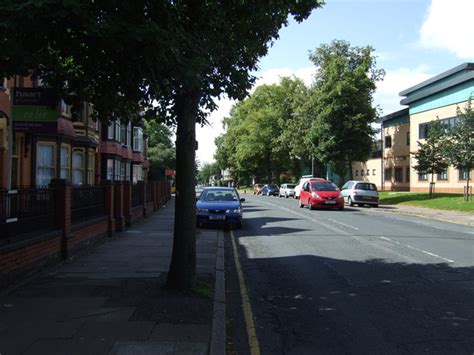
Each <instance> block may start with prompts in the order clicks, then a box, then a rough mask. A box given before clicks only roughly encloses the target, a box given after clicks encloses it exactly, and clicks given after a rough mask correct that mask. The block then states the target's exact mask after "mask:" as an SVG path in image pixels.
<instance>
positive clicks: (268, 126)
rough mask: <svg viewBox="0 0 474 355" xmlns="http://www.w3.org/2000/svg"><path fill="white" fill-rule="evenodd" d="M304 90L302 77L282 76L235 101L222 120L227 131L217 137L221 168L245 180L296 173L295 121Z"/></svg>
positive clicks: (302, 101)
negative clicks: (244, 97) (271, 83)
mask: <svg viewBox="0 0 474 355" xmlns="http://www.w3.org/2000/svg"><path fill="white" fill-rule="evenodd" d="M306 91H307V88H306V86H305V85H304V83H303V82H302V81H301V80H299V79H291V78H283V79H281V81H280V83H279V84H274V85H261V86H259V87H257V88H256V90H255V92H254V93H253V94H252V95H250V96H249V97H248V98H246V99H245V100H244V101H242V102H239V103H238V104H236V105H235V106H234V108H233V110H232V111H231V114H230V116H229V117H227V118H226V119H225V120H224V126H225V129H226V132H225V133H224V134H223V135H222V136H220V137H218V138H217V139H216V146H217V150H216V159H217V161H218V162H219V164H220V165H221V167H222V169H226V168H229V169H230V170H231V171H232V172H234V173H235V174H236V175H237V176H238V177H240V178H244V179H248V178H250V177H255V178H257V180H259V181H260V179H262V178H265V181H272V180H275V181H277V182H278V181H279V178H280V174H281V173H287V172H291V173H293V174H295V173H299V165H298V164H297V160H298V158H299V156H297V154H298V153H299V152H300V151H302V150H301V148H300V147H301V140H300V141H299V142H298V139H299V137H298V136H295V133H296V132H295V131H294V129H295V127H296V124H295V123H294V122H295V121H297V120H299V117H297V114H296V112H297V111H298V109H299V107H301V105H302V104H303V103H304V100H305V94H306ZM236 180H239V179H236Z"/></svg>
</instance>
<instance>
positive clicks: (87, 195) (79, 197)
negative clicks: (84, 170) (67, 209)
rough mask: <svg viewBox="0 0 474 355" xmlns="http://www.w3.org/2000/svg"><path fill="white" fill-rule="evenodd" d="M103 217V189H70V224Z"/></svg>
mask: <svg viewBox="0 0 474 355" xmlns="http://www.w3.org/2000/svg"><path fill="white" fill-rule="evenodd" d="M102 216H105V188H104V187H103V186H80V187H79V186H78V187H73V188H72V189H71V223H76V222H81V221H85V220H88V219H91V218H95V217H102Z"/></svg>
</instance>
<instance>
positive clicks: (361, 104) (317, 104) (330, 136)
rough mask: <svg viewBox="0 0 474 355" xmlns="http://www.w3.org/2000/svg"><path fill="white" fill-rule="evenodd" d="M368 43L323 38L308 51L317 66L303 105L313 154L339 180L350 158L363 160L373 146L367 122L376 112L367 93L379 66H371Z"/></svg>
mask: <svg viewBox="0 0 474 355" xmlns="http://www.w3.org/2000/svg"><path fill="white" fill-rule="evenodd" d="M373 51H374V49H373V48H372V47H370V46H367V47H351V46H350V44H349V43H348V42H346V41H340V40H335V41H333V42H332V43H331V44H329V45H327V44H324V45H322V46H320V47H319V48H317V49H316V50H315V51H314V52H313V53H311V55H310V59H311V61H312V62H313V63H314V65H316V67H318V70H317V71H316V74H315V82H314V84H313V86H312V88H311V90H310V98H309V100H308V104H307V105H306V107H305V115H307V117H308V118H307V122H311V123H310V124H311V128H309V127H308V131H310V133H309V138H310V141H311V146H310V149H311V150H312V154H314V156H315V158H317V159H318V160H319V161H321V162H322V163H324V164H326V165H329V166H331V167H332V168H333V169H334V171H335V172H336V173H337V174H338V175H339V179H340V180H339V184H340V185H341V184H342V183H343V179H344V178H345V176H346V173H347V169H348V166H350V164H351V163H352V162H353V161H365V160H367V158H368V157H369V156H370V153H371V149H372V146H373V138H372V137H373V136H374V128H373V127H372V124H373V123H374V122H375V121H376V120H377V118H378V116H379V114H378V111H377V109H376V108H374V107H373V98H372V95H373V94H374V92H375V89H376V83H377V81H380V80H382V79H383V77H384V74H385V72H384V70H382V69H376V59H375V57H374V56H373V55H372V53H373Z"/></svg>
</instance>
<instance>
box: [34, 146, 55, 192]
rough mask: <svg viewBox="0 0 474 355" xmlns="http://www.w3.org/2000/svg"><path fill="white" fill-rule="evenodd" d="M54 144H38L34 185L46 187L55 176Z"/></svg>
mask: <svg viewBox="0 0 474 355" xmlns="http://www.w3.org/2000/svg"><path fill="white" fill-rule="evenodd" d="M54 148H55V146H54V144H47V143H39V144H38V157H37V162H36V166H37V167H36V185H37V186H47V185H48V184H49V183H50V182H51V179H52V178H53V177H54V176H55V162H54V161H55V157H54V150H55V149H54Z"/></svg>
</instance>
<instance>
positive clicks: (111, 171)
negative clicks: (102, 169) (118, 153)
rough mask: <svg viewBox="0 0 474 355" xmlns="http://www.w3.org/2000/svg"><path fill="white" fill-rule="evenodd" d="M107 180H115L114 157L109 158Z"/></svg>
mask: <svg viewBox="0 0 474 355" xmlns="http://www.w3.org/2000/svg"><path fill="white" fill-rule="evenodd" d="M107 180H110V181H114V159H107Z"/></svg>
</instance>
